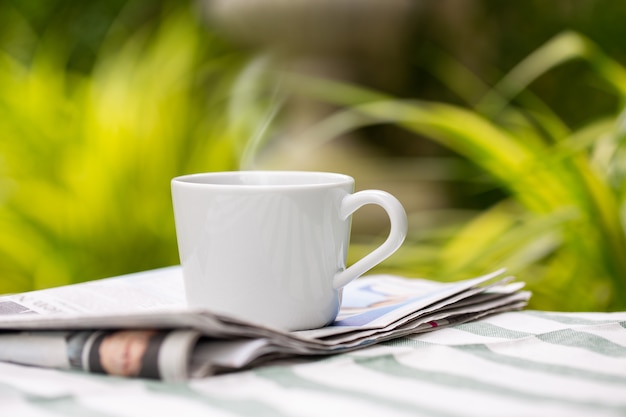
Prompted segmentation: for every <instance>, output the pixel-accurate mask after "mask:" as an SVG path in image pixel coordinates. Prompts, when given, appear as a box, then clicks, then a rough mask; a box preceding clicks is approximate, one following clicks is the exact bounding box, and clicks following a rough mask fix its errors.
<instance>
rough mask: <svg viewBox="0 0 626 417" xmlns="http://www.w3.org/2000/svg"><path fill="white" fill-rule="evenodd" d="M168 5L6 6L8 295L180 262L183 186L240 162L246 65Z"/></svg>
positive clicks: (3, 177)
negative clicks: (173, 194)
mask: <svg viewBox="0 0 626 417" xmlns="http://www.w3.org/2000/svg"><path fill="white" fill-rule="evenodd" d="M70 3H73V4H70ZM157 6H158V7H155V5H154V4H153V3H151V2H143V3H142V2H128V3H126V2H119V1H118V2H113V3H111V4H109V3H107V2H95V3H93V4H92V3H90V2H86V3H84V4H82V5H80V6H79V7H77V6H76V3H75V2H25V3H18V2H16V3H2V12H1V13H0V16H2V20H3V22H2V23H1V24H0V27H3V28H4V30H3V40H4V41H3V45H4V46H6V48H4V50H2V51H0V137H1V139H0V230H2V238H0V277H1V279H0V291H2V292H17V291H25V290H29V289H33V288H42V287H48V286H54V285H61V284H67V283H72V282H77V281H83V280H87V279H94V278H98V277H104V276H111V275H117V274H121V273H124V272H130V271H136V270H141V269H147V268H153V267H157V266H164V265H171V264H175V263H177V261H178V259H177V252H176V240H175V234H174V225H173V218H172V215H171V203H170V190H169V181H170V179H171V178H172V177H173V176H175V175H179V174H181V173H188V172H194V171H203V170H209V169H210V170H226V169H233V168H235V167H236V166H237V165H236V161H237V160H238V155H237V154H238V152H240V149H239V147H240V144H239V142H238V141H237V140H235V139H233V137H230V136H229V135H230V134H229V130H228V129H227V128H226V126H227V123H228V120H227V119H228V117H227V109H226V108H225V106H224V103H225V102H226V101H227V100H228V98H229V94H230V92H231V87H230V86H231V84H232V83H233V78H234V76H235V74H236V73H237V71H238V70H239V69H240V68H241V67H242V66H243V64H244V63H245V57H244V56H243V55H242V54H236V53H234V52H233V50H232V48H227V47H225V46H224V45H223V44H222V43H221V41H219V40H218V39H217V38H215V37H214V36H212V34H211V33H210V32H208V31H206V29H205V28H203V27H202V26H201V24H200V22H199V21H198V19H197V17H196V16H195V14H194V13H193V10H192V9H191V8H190V7H189V5H188V4H182V5H176V4H175V3H172V4H165V3H163V4H160V5H159V4H157ZM28 7H31V8H33V9H28V10H25V9H24V8H26V9H27V8H28ZM98 8H112V9H113V10H101V9H98ZM77 15H78V16H77ZM146 15H150V16H149V18H147V17H146ZM81 18H84V19H86V20H85V21H82V20H81ZM90 25H93V26H90ZM82 33H85V36H84V37H83V36H81V34H82ZM90 37H93V38H90ZM85 42H87V43H85Z"/></svg>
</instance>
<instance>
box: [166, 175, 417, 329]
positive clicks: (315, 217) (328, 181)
mask: <svg viewBox="0 0 626 417" xmlns="http://www.w3.org/2000/svg"><path fill="white" fill-rule="evenodd" d="M172 199H173V205H174V217H175V223H176V234H177V239H178V249H179V254H180V260H181V264H182V268H183V277H184V283H185V292H186V297H187V302H188V305H189V307H192V308H203V309H207V310H210V311H213V312H216V313H220V314H225V315H229V316H232V317H236V318H239V319H243V320H246V321H250V322H253V323H255V324H260V325H265V326H268V327H273V328H279V329H283V330H289V331H291V330H305V329H313V328H318V327H322V326H325V325H327V324H330V323H331V322H332V321H333V320H334V319H335V318H336V316H337V313H338V311H339V305H340V300H341V289H342V287H344V286H345V285H346V284H347V283H349V282H350V281H352V280H353V279H355V278H357V277H358V276H360V275H361V274H363V273H364V272H366V271H368V270H369V269H371V268H372V267H374V266H375V265H377V264H378V263H380V262H382V261H383V260H384V259H386V258H387V257H389V256H390V255H391V254H392V253H394V252H395V251H396V250H397V249H398V248H399V247H400V245H401V244H402V242H403V241H404V238H405V236H406V230H407V218H406V213H405V211H404V209H403V207H402V205H401V204H400V202H399V201H398V200H397V199H396V198H395V197H393V196H392V195H391V194H389V193H387V192H384V191H380V190H364V191H358V192H354V179H353V178H352V177H349V176H347V175H343V174H336V173H323V172H308V171H238V172H215V173H203V174H192V175H186V176H181V177H177V178H174V179H173V180H172ZM366 204H376V205H379V206H381V207H382V208H383V209H384V210H385V211H386V212H387V214H388V216H389V219H390V224H391V227H390V232H389V236H388V237H387V239H386V240H385V241H384V242H383V243H382V245H380V246H379V247H378V248H376V249H375V250H374V251H372V252H371V253H369V254H368V255H366V256H365V257H363V258H362V259H360V260H358V261H357V262H355V263H354V264H353V265H351V266H349V267H348V268H346V256H347V253H348V244H349V240H350V224H351V216H352V214H353V213H354V212H355V211H356V210H358V209H359V208H360V207H362V206H363V205H366Z"/></svg>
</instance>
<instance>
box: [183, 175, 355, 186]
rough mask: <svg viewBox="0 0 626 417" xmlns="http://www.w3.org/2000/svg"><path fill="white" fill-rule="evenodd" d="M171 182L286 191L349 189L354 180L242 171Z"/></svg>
mask: <svg viewBox="0 0 626 417" xmlns="http://www.w3.org/2000/svg"><path fill="white" fill-rule="evenodd" d="M281 180H283V181H281ZM171 182H172V185H174V184H180V185H183V184H184V185H186V186H191V187H205V188H206V187H210V188H236V189H268V188H280V189H285V188H320V187H330V186H337V185H346V184H347V185H350V184H354V178H352V177H351V176H349V175H346V174H341V173H336V172H323V171H294V170H289V171H284V170H241V171H215V172H201V173H195V174H187V175H180V176H177V177H174V178H172V181H171Z"/></svg>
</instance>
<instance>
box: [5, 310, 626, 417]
mask: <svg viewBox="0 0 626 417" xmlns="http://www.w3.org/2000/svg"><path fill="white" fill-rule="evenodd" d="M0 412H1V415H2V416H9V415H12V416H20V417H24V416H97V417H98V416H147V415H149V416H180V417H189V416H196V415H197V416H200V415H202V416H242V415H251V416H316V417H317V416H357V415H358V416H377V417H380V416H385V417H387V416H463V417H468V416H481V417H484V416H499V417H500V416H550V417H554V416H567V417H574V416H585V417H588V416H592V415H593V416H594V417H595V416H626V312H624V313H555V312H539V311H523V312H511V313H504V314H499V315H495V316H492V317H489V318H486V319H483V320H480V321H476V322H472V323H466V324H462V325H458V326H455V327H452V328H447V329H440V330H436V331H434V332H432V333H429V334H424V335H420V336H414V337H404V338H401V339H396V340H392V341H389V342H385V343H383V344H380V345H376V346H371V347H369V348H366V349H362V350H359V351H355V352H351V353H347V354H341V355H337V356H332V357H328V358H324V359H317V360H299V361H294V362H291V363H283V364H279V365H272V366H265V367H261V368H257V369H253V370H248V371H243V372H237V373H232V374H227V375H221V376H213V377H209V378H205V379H199V380H192V381H189V382H186V383H176V384H174V383H163V382H158V381H150V380H139V379H123V378H116V377H108V376H101V375H91V374H84V373H80V372H77V371H58V370H49V369H39V368H33V367H25V366H19V365H13V364H8V363H0ZM148 413H149V414H148Z"/></svg>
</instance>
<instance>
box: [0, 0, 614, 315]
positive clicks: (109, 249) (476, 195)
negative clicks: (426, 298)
mask: <svg viewBox="0 0 626 417" xmlns="http://www.w3.org/2000/svg"><path fill="white" fill-rule="evenodd" d="M420 4H421V6H420V7H421V9H420V13H419V16H420V17H419V18H418V20H417V23H416V28H415V29H416V30H415V31H414V36H413V39H412V43H411V45H410V46H409V48H408V50H407V54H408V55H409V61H411V65H410V69H409V71H408V77H407V83H406V88H404V89H403V90H402V91H400V92H397V94H389V93H383V92H380V91H374V90H372V89H368V88H364V87H363V86H357V85H351V84H347V83H338V82H334V81H330V80H327V79H319V78H303V76H302V75H296V74H285V73H281V74H280V75H279V76H278V77H276V75H277V74H276V73H273V72H271V71H268V70H267V69H268V68H270V67H269V66H268V65H266V64H267V63H266V62H264V61H263V60H262V59H261V60H260V59H256V60H251V54H250V53H249V52H248V51H246V50H245V49H242V48H236V47H234V46H233V45H230V44H228V43H227V42H225V41H224V39H222V38H221V37H220V36H218V35H217V34H216V33H215V32H214V30H213V28H212V27H211V26H209V25H208V24H207V23H206V22H204V21H203V19H201V17H200V16H199V13H198V11H197V6H198V4H197V3H195V2H169V1H147V0H135V1H125V0H109V1H92V2H72V1H67V0H50V1H47V2H40V1H34V0H27V1H17V0H16V1H7V0H4V1H3V0H0V230H2V233H1V235H0V293H1V292H20V291H26V290H30V289H35V288H43V287H49V286H55V285H61V284H66V283H72V282H79V281H83V280H88V279H95V278H100V277H105V276H112V275H117V274H121V273H125V272H131V271H138V270H143V269H148V268H154V267H159V266H164V265H171V264H175V263H177V262H178V255H177V251H176V239H175V233H174V224H173V218H172V215H171V203H170V189H169V181H170V179H171V178H172V177H174V176H176V175H180V174H184V173H189V172H199V171H216V170H229V169H237V168H238V167H239V166H240V165H239V164H240V163H242V162H241V161H243V165H244V166H245V162H246V161H249V160H251V159H254V155H255V153H256V152H257V151H258V150H259V149H261V148H262V147H263V146H264V144H265V143H266V141H267V140H269V139H270V138H271V136H272V135H271V130H270V128H272V129H273V128H276V129H280V124H279V123H278V124H276V123H271V122H272V121H273V120H275V119H276V117H277V116H280V114H281V111H280V110H281V106H282V105H283V104H284V103H286V102H288V101H285V97H286V96H289V95H296V96H297V95H300V96H306V97H308V98H315V99H316V100H320V101H324V102H327V103H333V104H334V105H336V106H338V108H339V110H338V111H337V112H336V113H335V114H332V115H330V116H329V117H328V118H326V119H324V120H322V121H320V122H319V123H318V124H317V125H314V126H311V127H310V132H308V133H310V134H309V135H308V136H310V137H313V138H316V139H315V140H316V141H317V142H319V143H322V142H328V141H333V140H334V139H335V138H336V137H339V136H340V135H341V134H342V133H345V132H351V131H363V130H364V131H367V129H372V127H371V126H373V125H381V124H385V125H387V126H389V125H391V126H398V127H401V128H402V129H404V130H405V131H408V132H410V135H409V136H408V137H406V136H401V139H395V138H394V137H390V136H388V135H386V136H384V139H383V136H380V135H379V136H376V135H375V133H377V131H376V130H373V131H368V132H370V133H371V132H373V133H374V135H370V137H369V138H368V139H366V140H368V145H369V146H377V147H378V149H384V150H385V155H388V156H389V155H394V153H395V155H399V156H402V155H404V153H405V152H407V149H412V147H413V144H414V143H418V142H420V143H421V142H423V141H432V142H434V143H437V144H438V145H439V146H440V149H441V150H442V151H441V152H445V155H450V156H451V157H452V158H456V159H459V160H461V159H462V160H463V161H466V162H468V163H469V165H470V166H471V169H470V174H467V173H465V174H464V178H462V181H461V184H460V186H458V187H457V188H452V190H453V191H459V190H460V193H459V195H461V196H462V198H460V199H458V200H454V198H453V200H452V201H453V202H454V204H456V206H453V207H450V208H448V209H442V210H437V211H436V212H432V211H421V212H416V213H409V215H410V227H411V230H410V233H409V238H408V240H407V243H406V244H405V245H404V246H403V248H402V249H401V250H400V252H399V253H398V254H396V255H394V256H393V257H392V258H391V259H389V260H388V261H387V262H385V263H384V264H383V265H381V267H380V268H379V269H378V271H392V272H396V273H402V274H407V275H419V276H427V277H430V278H436V279H442V280H446V279H450V280H451V279H458V278H466V277H468V276H472V275H475V274H479V273H483V272H485V271H487V270H493V269H494V268H497V267H500V266H506V267H508V268H509V270H510V271H511V272H512V273H513V274H515V275H517V276H518V277H520V278H521V279H523V280H524V281H526V282H527V283H528V285H529V287H530V289H531V290H533V292H534V294H535V295H534V297H533V299H532V307H534V308H541V309H562V310H606V309H624V308H626V278H625V277H626V257H625V256H624V254H625V253H626V234H625V232H624V219H625V216H626V205H625V201H624V199H625V197H626V194H625V191H626V189H625V186H624V185H625V184H626V183H625V181H624V180H625V179H624V175H625V174H626V159H625V158H626V156H625V154H624V149H623V148H624V146H623V142H624V117H625V116H624V113H623V104H624V96H625V95H626V70H625V69H624V67H623V65H622V64H621V63H620V62H621V61H623V60H624V59H625V57H626V51H625V50H623V49H622V47H621V40H622V39H623V35H624V32H626V29H625V28H623V25H622V24H621V22H623V19H621V17H626V16H624V12H622V11H621V10H620V5H619V3H615V4H612V3H609V2H606V1H592V0H580V1H578V2H575V1H567V0H559V1H554V2H551V3H549V4H545V2H539V1H528V2H523V3H518V4H516V5H515V6H514V7H513V6H512V5H511V4H508V3H507V4H505V3H503V2H500V1H493V0H484V1H475V2H467V1H461V2H455V1H445V2H443V1H442V2H422V3H420ZM443 4H447V5H448V7H447V8H446V7H444V6H442V5H443ZM450 5H452V6H453V7H450ZM531 21H532V22H533V23H532V24H529V23H528V22H531ZM568 29H576V31H571V30H568ZM522 32H523V34H524V35H523V36H521V35H520V34H521V33H522ZM275 77H276V78H275ZM266 150H269V151H271V148H268V149H266ZM390 157H391V158H392V159H393V156H390ZM416 160H417V161H418V162H416V163H419V159H416ZM452 177H454V175H453V173H452V172H451V173H450V178H452ZM456 178H457V179H456V180H455V181H457V182H459V181H458V175H457V177H456ZM450 182H452V181H450ZM449 186H450V184H449V183H448V184H444V183H442V188H445V187H449ZM468 190H471V191H470V192H468ZM372 245H373V243H371V244H370V243H369V241H367V240H365V241H357V242H355V243H354V244H353V246H352V248H351V252H350V257H351V259H356V258H358V257H360V256H362V254H363V253H365V252H366V251H369V250H370V249H371V246H372Z"/></svg>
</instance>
